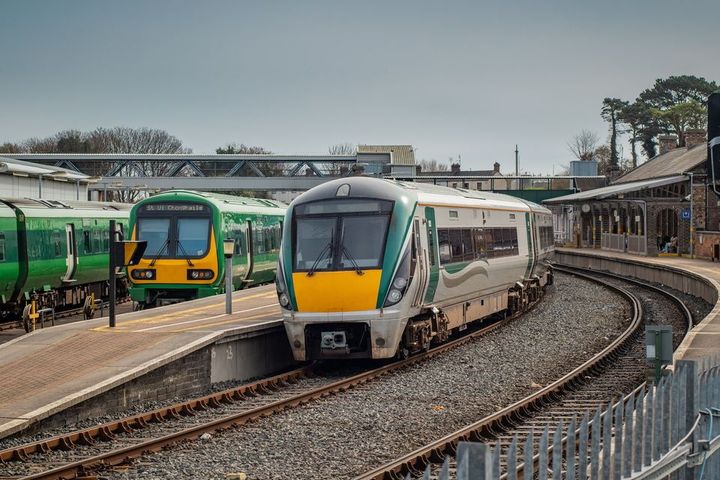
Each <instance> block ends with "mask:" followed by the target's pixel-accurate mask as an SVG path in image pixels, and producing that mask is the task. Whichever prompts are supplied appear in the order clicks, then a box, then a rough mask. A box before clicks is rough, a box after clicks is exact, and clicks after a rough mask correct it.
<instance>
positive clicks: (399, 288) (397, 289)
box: [383, 248, 410, 307]
mask: <svg viewBox="0 0 720 480" xmlns="http://www.w3.org/2000/svg"><path fill="white" fill-rule="evenodd" d="M409 278H410V248H407V249H406V250H405V253H404V254H403V256H402V260H401V261H400V265H399V266H398V269H397V270H396V271H395V278H393V281H392V283H391V284H390V290H389V291H388V293H387V297H385V303H384V304H383V306H385V307H390V306H392V305H395V304H396V303H398V302H399V301H400V300H402V298H403V295H404V294H405V290H407V287H408V283H409V280H408V279H409Z"/></svg>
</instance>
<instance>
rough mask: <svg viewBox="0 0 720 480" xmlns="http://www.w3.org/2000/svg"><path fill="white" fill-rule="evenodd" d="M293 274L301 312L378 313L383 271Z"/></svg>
mask: <svg viewBox="0 0 720 480" xmlns="http://www.w3.org/2000/svg"><path fill="white" fill-rule="evenodd" d="M363 272H364V273H363V274H362V275H358V274H357V272H355V271H354V270H348V271H342V272H315V273H314V274H313V275H312V276H309V277H308V275H307V273H305V272H298V273H293V286H294V288H295V299H296V300H297V306H298V311H299V312H356V311H361V310H374V309H375V305H376V302H377V297H378V291H379V290H380V277H381V276H382V270H363Z"/></svg>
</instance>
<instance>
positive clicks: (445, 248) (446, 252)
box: [437, 228, 452, 265]
mask: <svg viewBox="0 0 720 480" xmlns="http://www.w3.org/2000/svg"><path fill="white" fill-rule="evenodd" d="M437 236H438V247H439V249H440V264H441V265H444V264H446V263H450V262H452V248H451V246H450V230H448V229H447V228H442V229H441V228H438V230H437Z"/></svg>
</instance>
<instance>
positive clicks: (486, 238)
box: [438, 228, 519, 265]
mask: <svg viewBox="0 0 720 480" xmlns="http://www.w3.org/2000/svg"><path fill="white" fill-rule="evenodd" d="M438 245H439V248H440V263H441V264H442V265H445V264H448V263H457V262H469V261H473V260H476V259H480V258H498V257H508V256H512V255H518V254H519V247H518V235H517V229H516V228H438Z"/></svg>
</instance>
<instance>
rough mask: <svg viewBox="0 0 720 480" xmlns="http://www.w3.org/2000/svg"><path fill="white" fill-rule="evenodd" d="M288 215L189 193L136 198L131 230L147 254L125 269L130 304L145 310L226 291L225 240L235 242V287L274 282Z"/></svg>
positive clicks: (270, 205)
mask: <svg viewBox="0 0 720 480" xmlns="http://www.w3.org/2000/svg"><path fill="white" fill-rule="evenodd" d="M285 211H286V206H285V205H284V204H282V203H280V202H276V201H273V200H265V199H257V198H245V197H235V196H229V195H220V194H212V193H201V192H194V191H187V190H175V191H170V192H165V193H160V194H158V195H154V196H152V197H149V198H146V199H144V200H141V201H140V202H138V203H137V204H136V205H135V206H134V207H133V209H132V211H131V213H130V232H131V238H132V239H134V240H145V241H147V248H146V250H145V253H144V256H143V259H142V260H141V261H140V263H138V264H137V265H135V266H133V267H130V268H128V276H129V279H130V282H131V283H132V286H131V288H130V295H131V297H132V299H133V300H135V301H136V302H138V304H139V305H140V307H141V308H143V307H151V306H156V305H159V304H163V303H174V302H177V301H181V300H188V299H193V298H201V297H207V296H210V295H215V294H218V293H221V292H223V291H224V278H225V261H224V258H223V240H225V239H232V240H233V241H234V242H235V247H234V255H233V260H232V266H233V268H232V277H233V286H234V288H235V289H240V288H244V287H246V286H251V285H257V284H261V283H267V282H272V281H273V280H274V278H275V271H276V269H277V259H278V253H279V251H280V240H281V238H282V229H283V220H284V216H285Z"/></svg>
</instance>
